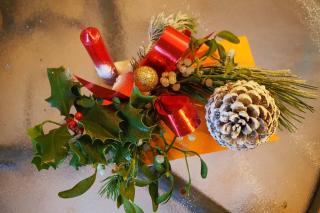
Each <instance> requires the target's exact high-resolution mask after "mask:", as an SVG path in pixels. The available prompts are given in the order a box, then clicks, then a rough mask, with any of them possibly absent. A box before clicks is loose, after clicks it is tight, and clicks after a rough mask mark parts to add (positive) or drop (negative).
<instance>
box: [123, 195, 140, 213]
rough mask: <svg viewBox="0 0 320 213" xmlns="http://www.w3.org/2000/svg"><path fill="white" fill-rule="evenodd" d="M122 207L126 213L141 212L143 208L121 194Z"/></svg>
mask: <svg viewBox="0 0 320 213" xmlns="http://www.w3.org/2000/svg"><path fill="white" fill-rule="evenodd" d="M122 201H123V207H124V210H125V212H126V213H143V210H142V209H141V208H140V207H139V206H137V205H136V204H134V203H132V202H130V201H129V200H128V199H127V198H125V197H124V196H122Z"/></svg>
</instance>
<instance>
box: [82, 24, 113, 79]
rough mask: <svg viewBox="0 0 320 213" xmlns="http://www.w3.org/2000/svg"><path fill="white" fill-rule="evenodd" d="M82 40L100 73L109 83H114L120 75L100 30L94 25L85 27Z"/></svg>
mask: <svg viewBox="0 0 320 213" xmlns="http://www.w3.org/2000/svg"><path fill="white" fill-rule="evenodd" d="M80 40H81V42H82V44H83V45H84V47H85V48H86V49H87V51H88V53H89V55H90V57H91V59H92V61H93V63H94V65H95V67H96V70H97V73H98V75H99V76H100V77H101V78H103V79H105V80H106V82H107V83H108V84H110V85H113V83H114V82H115V80H116V78H117V76H118V72H117V70H116V67H115V66H114V64H113V62H112V59H111V57H110V54H109V53H108V50H107V48H106V46H105V45H104V42H103V40H102V37H101V34H100V32H99V30H98V29H97V28H94V27H88V28H86V29H84V30H83V31H82V32H81V34H80Z"/></svg>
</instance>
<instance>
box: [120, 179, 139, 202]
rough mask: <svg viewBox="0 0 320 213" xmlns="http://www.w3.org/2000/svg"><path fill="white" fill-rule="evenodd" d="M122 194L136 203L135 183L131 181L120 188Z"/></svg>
mask: <svg viewBox="0 0 320 213" xmlns="http://www.w3.org/2000/svg"><path fill="white" fill-rule="evenodd" d="M120 193H121V195H122V196H124V197H126V198H127V199H129V200H132V201H134V196H135V187H134V182H133V181H129V182H127V183H125V182H123V183H122V185H121V187H120Z"/></svg>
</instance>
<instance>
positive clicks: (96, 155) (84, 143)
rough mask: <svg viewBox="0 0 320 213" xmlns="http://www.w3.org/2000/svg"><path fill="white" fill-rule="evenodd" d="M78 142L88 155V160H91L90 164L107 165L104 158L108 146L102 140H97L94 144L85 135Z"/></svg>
mask: <svg viewBox="0 0 320 213" xmlns="http://www.w3.org/2000/svg"><path fill="white" fill-rule="evenodd" d="M77 141H78V142H79V143H80V145H81V148H82V149H83V152H84V153H86V154H87V155H88V158H89V159H90V162H91V163H92V164H95V163H101V164H106V163H107V162H106V158H105V156H104V149H105V148H106V146H105V145H104V144H103V143H102V142H101V141H100V140H95V141H93V142H92V139H91V138H90V136H88V135H83V136H82V137H81V138H79V139H78V140H77Z"/></svg>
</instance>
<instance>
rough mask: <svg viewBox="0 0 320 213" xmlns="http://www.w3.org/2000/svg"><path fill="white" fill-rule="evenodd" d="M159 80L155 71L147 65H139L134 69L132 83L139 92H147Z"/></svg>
mask: <svg viewBox="0 0 320 213" xmlns="http://www.w3.org/2000/svg"><path fill="white" fill-rule="evenodd" d="M158 82H159V78H158V74H157V72H156V71H155V70H154V69H152V68H151V67H148V66H142V67H139V68H138V69H136V70H135V71H134V83H135V84H136V86H137V87H138V88H139V90H140V91H141V92H149V91H151V90H152V89H154V88H155V87H156V86H157V84H158Z"/></svg>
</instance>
